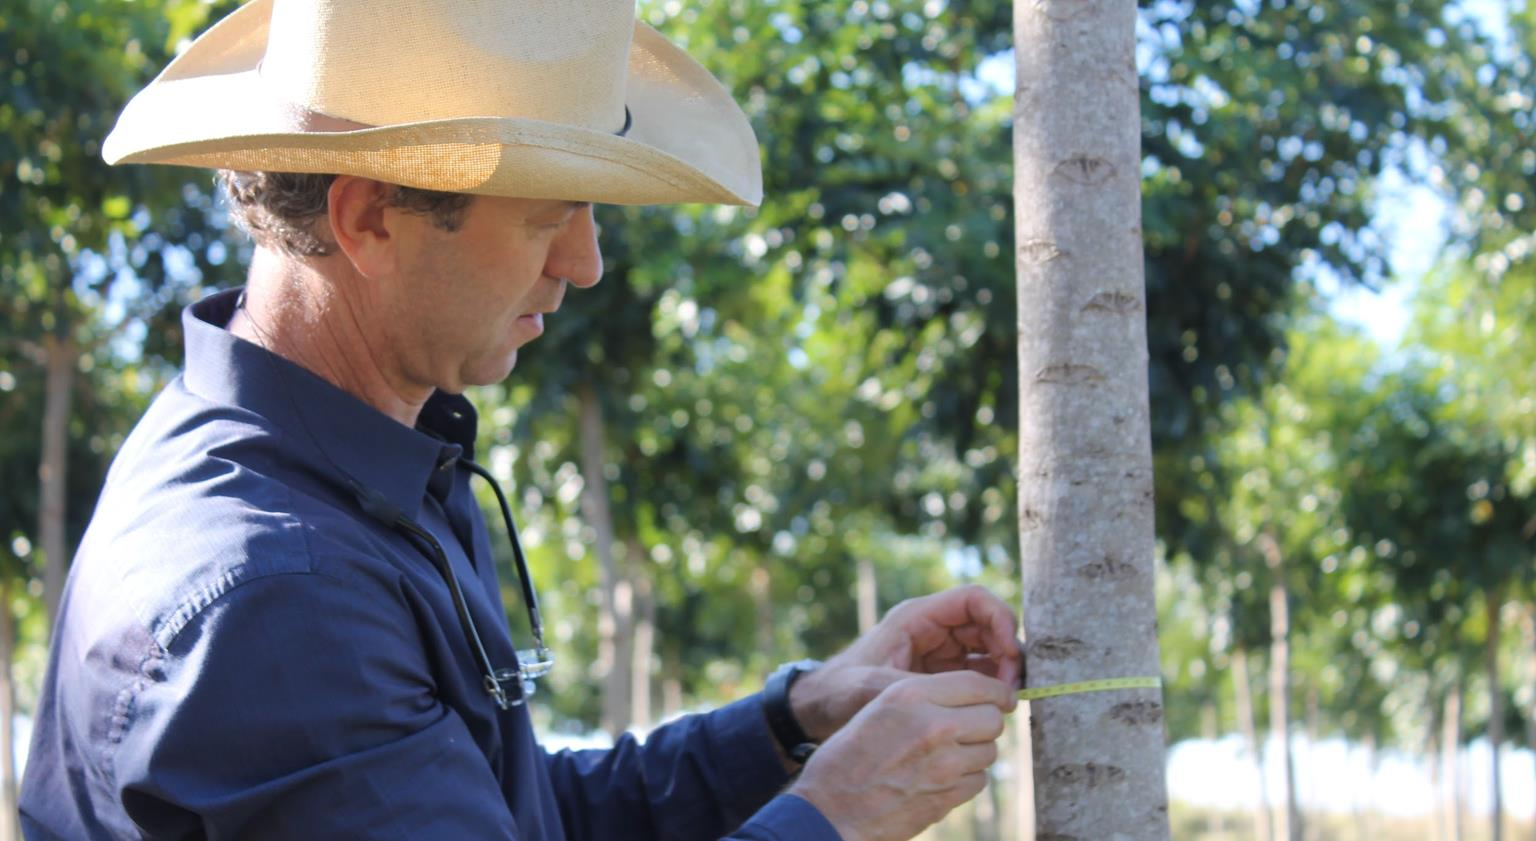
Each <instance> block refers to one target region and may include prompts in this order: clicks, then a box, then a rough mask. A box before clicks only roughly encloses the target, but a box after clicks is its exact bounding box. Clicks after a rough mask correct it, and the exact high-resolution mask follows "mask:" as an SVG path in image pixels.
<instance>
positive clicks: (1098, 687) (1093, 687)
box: [1019, 677, 1163, 701]
mask: <svg viewBox="0 0 1536 841" xmlns="http://www.w3.org/2000/svg"><path fill="white" fill-rule="evenodd" d="M1162 686H1163V679H1162V678H1160V677H1114V678H1105V679H1104V680H1085V681H1083V682H1082V683H1058V684H1056V685H1055V686H1036V687H1035V688H1033V689H1021V690H1019V700H1020V701H1038V700H1040V699H1041V698H1054V697H1056V696H1058V695H1078V694H1081V693H1084V692H1108V691H1110V690H1112V689H1161V688H1162Z"/></svg>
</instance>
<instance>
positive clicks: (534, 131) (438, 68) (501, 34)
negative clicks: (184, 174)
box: [102, 0, 762, 205]
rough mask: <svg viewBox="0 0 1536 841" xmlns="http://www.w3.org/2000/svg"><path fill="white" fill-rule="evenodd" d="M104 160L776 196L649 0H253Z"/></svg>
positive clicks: (129, 116)
mask: <svg viewBox="0 0 1536 841" xmlns="http://www.w3.org/2000/svg"><path fill="white" fill-rule="evenodd" d="M102 157H104V158H105V159H106V160H107V162H108V163H113V164H116V163H158V164H180V165H183V166H196V167H212V168H218V169H234V170H244V171H268V172H321V173H337V174H349V175H362V176H366V177H369V178H375V179H378V180H380V181H387V182H390V183H394V184H404V185H407V186H411V187H420V188H425V189H432V190H445V191H452V192H463V193H478V194H485V195H501V196H519V197H524V198H553V199H569V200H573V201H593V202H602V203H614V204H666V203H673V202H710V203H720V204H744V205H755V204H757V203H758V202H760V201H761V200H762V173H761V169H760V164H759V161H758V152H757V140H756V138H755V137H754V136H753V134H752V127H751V126H750V125H749V124H748V123H747V118H746V115H745V114H743V113H742V111H741V108H740V107H738V106H737V105H736V103H735V102H734V101H733V100H732V99H731V96H730V94H728V93H727V92H726V90H725V88H723V87H722V86H721V85H720V83H719V82H717V81H716V80H715V79H714V77H712V76H711V75H710V74H709V72H708V71H706V70H705V69H704V68H702V67H700V66H699V65H698V64H697V63H696V62H695V61H694V60H693V59H691V58H689V57H688V56H687V54H685V53H684V52H682V51H681V50H679V49H678V48H677V47H675V46H673V45H672V44H671V43H669V42H668V41H667V40H666V39H665V38H663V37H662V36H661V35H660V34H659V33H657V32H656V31H655V30H653V29H651V28H650V27H648V26H645V25H644V24H640V23H637V22H636V20H635V6H634V0H252V2H250V3H248V4H247V5H245V6H242V7H241V8H240V9H238V10H236V11H235V12H234V13H232V14H230V15H229V16H228V17H226V18H225V19H224V20H222V21H220V22H219V23H218V24H217V25H215V26H214V27H213V28H212V29H209V30H208V31H207V32H205V33H204V34H203V35H202V36H201V37H199V38H198V39H197V40H196V41H194V42H193V43H192V44H191V46H189V47H188V48H187V50H186V52H184V53H183V54H182V55H181V56H179V57H178V58H177V59H176V60H174V61H172V62H171V63H170V65H169V66H167V67H166V68H165V70H164V71H163V72H162V73H161V74H160V76H159V77H158V78H156V79H155V80H154V81H153V82H151V83H150V84H149V86H148V87H146V88H145V89H144V90H142V91H140V92H139V94H138V95H137V96H135V97H134V98H133V100H132V101H130V102H129V103H128V105H127V107H126V108H124V110H123V113H122V115H121V116H120V117H119V118H118V121H117V126H116V127H115V128H113V130H112V133H111V135H110V136H108V137H107V140H106V143H105V144H104V146H103V148H102Z"/></svg>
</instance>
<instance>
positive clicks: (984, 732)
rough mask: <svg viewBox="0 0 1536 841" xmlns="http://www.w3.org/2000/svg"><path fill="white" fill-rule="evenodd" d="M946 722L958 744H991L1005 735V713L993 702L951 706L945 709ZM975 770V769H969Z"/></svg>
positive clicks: (966, 745)
mask: <svg viewBox="0 0 1536 841" xmlns="http://www.w3.org/2000/svg"><path fill="white" fill-rule="evenodd" d="M944 713H945V719H944V721H945V724H946V725H947V727H948V730H949V732H951V733H953V734H954V736H953V739H954V742H955V744H956V745H960V746H965V747H974V746H976V745H991V744H992V743H994V742H996V741H997V737H998V736H1001V735H1003V713H1002V710H999V709H998V708H997V707H995V706H993V705H992V704H973V705H971V706H969V707H950V708H947V709H945V710H944ZM967 770H974V769H967Z"/></svg>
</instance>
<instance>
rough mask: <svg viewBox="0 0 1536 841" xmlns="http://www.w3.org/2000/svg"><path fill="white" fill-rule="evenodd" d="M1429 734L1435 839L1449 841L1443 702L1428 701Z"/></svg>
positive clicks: (1427, 756)
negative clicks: (1434, 803)
mask: <svg viewBox="0 0 1536 841" xmlns="http://www.w3.org/2000/svg"><path fill="white" fill-rule="evenodd" d="M1429 705H1430V710H1429V728H1428V730H1429V732H1427V733H1425V735H1424V754H1425V761H1426V762H1428V764H1429V788H1430V791H1432V792H1434V797H1435V800H1436V805H1435V808H1434V815H1435V837H1436V838H1438V839H1439V841H1451V832H1452V830H1451V813H1450V810H1448V809H1447V808H1446V798H1445V793H1444V792H1445V758H1444V757H1445V745H1444V743H1443V739H1444V737H1443V735H1442V734H1443V733H1444V726H1443V724H1444V721H1445V706H1446V705H1445V702H1444V701H1441V700H1437V699H1434V698H1431V699H1430V701H1429Z"/></svg>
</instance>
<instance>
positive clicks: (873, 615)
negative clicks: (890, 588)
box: [858, 558, 880, 634]
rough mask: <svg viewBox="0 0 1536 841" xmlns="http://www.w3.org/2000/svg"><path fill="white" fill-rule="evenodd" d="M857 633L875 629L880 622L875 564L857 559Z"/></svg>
mask: <svg viewBox="0 0 1536 841" xmlns="http://www.w3.org/2000/svg"><path fill="white" fill-rule="evenodd" d="M858 572H859V581H858V588H859V592H858V596H859V633H860V634H863V633H864V632H866V631H868V630H870V629H871V628H873V627H875V623H876V622H879V621H880V590H879V587H878V585H877V584H876V581H875V563H874V561H871V560H870V559H869V558H860V559H859V569H858Z"/></svg>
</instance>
